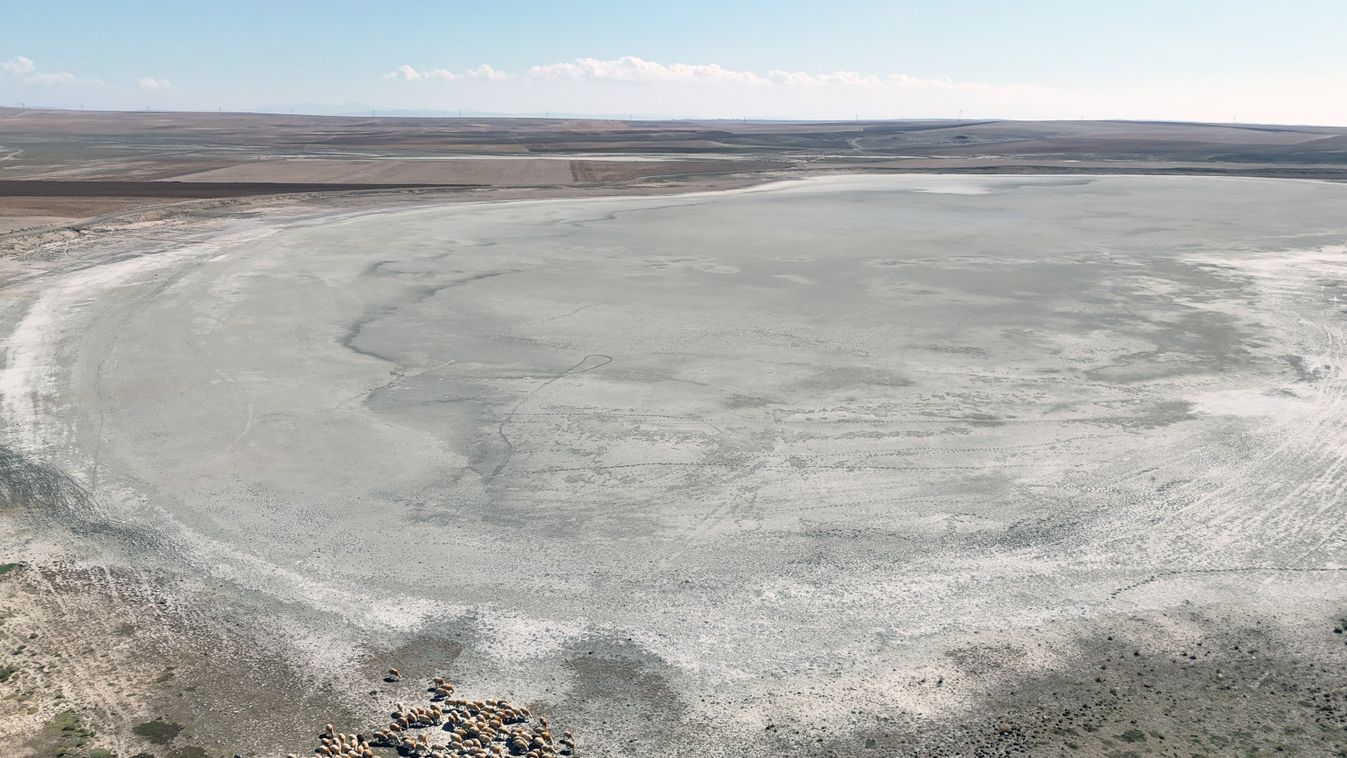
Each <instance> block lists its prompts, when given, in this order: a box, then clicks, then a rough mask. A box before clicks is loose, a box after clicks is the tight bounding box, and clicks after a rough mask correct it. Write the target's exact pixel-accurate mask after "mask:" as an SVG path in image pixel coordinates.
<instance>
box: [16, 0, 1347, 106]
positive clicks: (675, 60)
mask: <svg viewBox="0 0 1347 758" xmlns="http://www.w3.org/2000/svg"><path fill="white" fill-rule="evenodd" d="M1344 30H1347V0H1280V1H1279V2H1257V1H1254V0H1221V1H1214V0H1166V1H1164V2H1158V1H1154V0H1130V1H1129V2H1125V3H1124V2H1111V1H1110V2H1102V1H1100V0H1074V1H1072V2H1063V1H1059V0H1036V1H1034V2H1029V1H1027V0H1026V1H1024V2H996V1H992V0H985V1H982V2H960V1H959V0H943V1H942V2H935V1H933V0H927V1H925V2H907V1H904V0H888V1H887V2H878V1H873V0H848V1H847V2H828V1H825V0H812V1H802V0H773V1H772V2H733V1H732V0H720V1H718V2H712V1H709V0H679V1H677V2H661V3H649V2H639V1H636V0H626V1H625V2H611V1H609V0H567V2H555V1H553V2H510V1H508V0H497V1H496V2H481V0H477V1H476V2H458V1H457V0H439V1H438V2H410V1H408V2H396V1H395V0H387V1H386V2H380V3H375V2H369V1H366V2H347V1H345V0H324V2H310V1H309V0H269V1H267V2H255V1H254V0H231V2H229V3H195V2H181V0H176V1H175V2H136V1H135V0H120V1H119V2H115V3H112V2H109V3H89V2H65V1H63V0H44V1H43V2H22V1H21V0H0V105H12V106H18V105H21V104H22V105H25V106H28V107H34V106H37V107H61V108H88V109H118V110H141V109H146V108H149V109H154V110H217V109H224V110H271V111H282V112H283V111H285V110H289V109H292V108H293V109H294V110H295V111H296V112H310V113H346V112H352V113H354V112H370V111H371V110H372V111H375V112H383V113H394V112H400V111H401V112H407V111H416V112H446V113H454V112H457V111H459V110H463V111H464V112H468V113H498V114H521V115H523V114H545V113H551V114H584V115H596V116H619V117H624V118H625V117H628V116H631V117H635V118H762V119H855V118H859V119H880V118H959V117H963V118H969V119H973V118H978V119H980V118H1018V119H1077V118H1087V119H1102V118H1123V119H1138V120H1152V119H1162V120H1182V121H1217V122H1228V121H1240V122H1245V123H1254V122H1258V123H1296V124H1333V125H1347V41H1344V37H1343V31H1344Z"/></svg>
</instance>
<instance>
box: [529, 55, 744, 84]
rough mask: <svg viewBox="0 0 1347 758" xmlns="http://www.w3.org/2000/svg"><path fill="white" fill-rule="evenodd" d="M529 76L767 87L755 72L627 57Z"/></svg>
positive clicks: (557, 66)
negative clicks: (763, 85) (757, 85)
mask: <svg viewBox="0 0 1347 758" xmlns="http://www.w3.org/2000/svg"><path fill="white" fill-rule="evenodd" d="M528 75H529V76H530V77H532V78H535V79H569V80H573V81H579V80H586V79H598V80H604V81H615V82H634V83H641V82H727V83H733V84H768V83H769V82H768V80H767V79H765V78H763V77H762V76H759V75H758V74H755V73H753V72H752V71H735V70H733V69H728V68H725V67H723V66H721V65H720V64H718V63H670V64H664V63H656V62H655V61H648V60H645V59H642V58H637V57H635V56H631V55H627V56H623V57H621V58H615V59H613V60H606V61H603V60H598V59H596V58H577V59H576V60H575V61H574V62H572V63H552V64H549V65H546V66H534V67H532V68H530V69H529V70H528Z"/></svg>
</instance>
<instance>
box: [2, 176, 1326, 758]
mask: <svg viewBox="0 0 1347 758" xmlns="http://www.w3.org/2000/svg"><path fill="white" fill-rule="evenodd" d="M1345 243H1347V186H1342V185H1335V184H1329V183H1318V182H1307V181H1291V180H1262V179H1233V178H1179V177H1143V176H1133V177H1107V176H1099V177H1079V176H1073V177H1050V176H1039V177H1015V176H997V177H975V176H934V175H933V176H920V175H907V176H835V177H822V178H814V179H808V180H803V181H793V182H787V183H781V184H773V185H767V186H762V187H756V188H752V189H746V190H735V191H729V192H720V193H699V194H691V195H680V196H673V197H614V198H586V199H576V200H527V201H511V202H500V203H475V204H459V205H442V206H432V207H425V208H417V209H414V210H399V211H394V212H388V213H378V214H362V215H357V216H349V217H333V218H318V219H310V220H308V221H305V222H303V223H291V224H285V225H267V224H265V223H262V222H258V223H256V224H254V225H251V226H249V225H246V224H245V225H242V226H240V227H239V228H238V229H236V230H235V231H234V233H233V235H232V236H221V237H219V238H217V239H214V240H212V241H209V242H197V243H194V244H184V245H182V246H180V247H176V248H170V249H167V250H163V251H159V252H155V253H154V254H147V255H128V256H117V257H115V258H113V259H109V260H98V261H95V262H93V263H91V264H90V265H84V266H80V267H72V268H69V269H66V270H62V271H59V272H55V273H53V274H51V275H48V276H43V277H37V278H34V279H32V280H30V281H26V282H24V283H21V284H17V285H12V286H11V287H10V288H9V289H8V290H7V295H8V297H7V298H6V299H5V300H4V301H3V303H0V306H2V309H0V325H2V326H3V331H4V334H5V364H4V369H3V373H0V410H2V411H3V416H4V421H5V442H6V445H7V448H8V450H9V454H10V455H11V456H14V457H15V458H16V459H21V460H22V461H24V462H25V464H24V465H31V466H41V467H43V469H44V470H47V471H53V472H59V474H60V475H61V476H63V477H66V478H67V482H68V486H69V487H70V488H71V489H70V491H71V492H77V493H79V494H78V496H77V497H72V498H69V499H68V500H70V502H65V503H64V504H63V505H62V507H65V508H67V510H68V511H69V513H68V514H67V517H66V521H67V523H78V522H81V521H83V522H86V523H88V524H98V525H101V526H100V527H99V528H96V529H94V528H90V529H83V530H80V529H78V528H76V529H74V531H75V532H76V533H77V534H78V539H79V541H80V544H81V545H83V546H84V547H82V548H81V549H82V550H83V553H82V554H81V560H83V561H86V562H91V563H95V564H96V563H100V562H106V563H108V564H110V565H115V566H130V567H136V568H138V569H143V570H148V569H154V570H163V571H176V572H182V573H185V574H188V575H194V576H198V577H202V578H203V581H204V582H205V583H206V584H207V585H208V586H209V591H210V592H211V593H216V594H218V596H219V597H221V598H227V602H229V603H232V604H237V605H238V606H239V607H241V608H245V609H246V610H245V611H244V613H245V615H246V616H247V621H248V623H249V624H252V625H255V626H256V627H257V628H258V629H259V630H264V631H265V632H266V634H267V635H269V636H268V639H272V640H281V642H280V643H278V644H280V645H282V647H284V648H285V649H284V651H283V653H284V655H285V656H286V657H288V658H289V659H291V660H294V661H298V662H299V665H301V666H302V667H303V668H304V669H305V670H307V671H310V672H314V673H313V676H315V677H319V678H323V677H326V678H328V679H329V680H332V681H338V682H342V681H345V680H344V679H343V677H345V676H347V674H346V672H348V671H349V670H350V667H351V666H352V665H353V662H354V661H363V660H365V659H366V658H367V657H369V656H371V655H374V656H375V657H377V654H378V653H379V651H398V652H396V655H399V656H402V657H403V658H406V657H407V656H409V655H410V656H411V657H412V658H413V659H416V660H415V661H414V665H424V666H425V667H426V668H427V669H428V670H427V671H426V674H427V675H429V674H430V673H432V672H431V671H429V669H430V668H431V667H434V668H435V671H434V672H433V673H444V672H445V671H448V672H449V673H450V674H451V676H453V677H456V678H457V679H458V680H460V682H462V683H466V684H467V685H468V686H471V687H475V688H477V689H479V690H481V691H482V692H484V693H495V694H497V695H500V696H509V697H510V698H512V699H514V700H518V701H520V702H528V703H534V704H538V707H537V708H535V710H540V709H541V710H544V711H549V712H554V713H556V715H557V720H559V721H564V722H565V723H567V724H568V725H571V726H572V727H573V728H574V729H575V731H576V732H577V734H578V735H579V736H580V739H581V744H582V746H583V745H585V744H588V745H590V746H591V750H590V751H589V754H591V755H656V754H660V753H661V752H662V751H668V750H673V749H694V748H695V749H697V750H700V751H702V754H708V755H719V754H724V755H743V754H745V753H749V754H754V753H762V754H769V753H776V754H781V753H782V751H786V752H788V753H790V752H794V753H799V754H804V753H806V752H809V751H814V750H817V751H819V752H826V751H830V750H834V749H841V748H843V747H848V748H849V747H851V742H852V741H854V742H856V747H857V749H866V748H865V746H866V745H869V746H870V748H871V749H881V748H883V747H884V746H885V744H887V743H885V740H886V739H890V740H892V739H894V738H893V737H892V734H891V732H893V731H894V730H895V729H898V728H899V727H897V726H894V724H895V723H897V722H899V721H901V722H902V723H903V724H908V723H919V722H922V721H926V722H941V723H943V722H944V720H949V719H955V720H957V719H959V718H968V717H969V716H968V714H970V713H976V711H977V709H978V708H979V704H985V703H986V702H989V699H990V700H995V701H997V702H1003V701H1004V698H1005V692H1006V691H1007V688H1008V687H1023V686H1024V685H1023V682H1024V681H1025V680H1026V679H1028V678H1033V677H1040V676H1046V675H1048V674H1053V672H1061V671H1063V670H1068V669H1070V668H1071V667H1073V666H1077V665H1080V660H1081V656H1082V655H1086V656H1087V657H1088V655H1095V654H1098V651H1097V650H1096V648H1097V647H1098V646H1099V645H1104V638H1105V637H1106V636H1107V640H1108V641H1109V642H1113V641H1114V639H1113V638H1114V636H1115V635H1116V636H1121V635H1122V633H1121V632H1117V631H1116V630H1118V629H1124V628H1125V629H1127V630H1129V631H1128V632H1127V634H1128V635H1129V643H1128V647H1127V648H1126V650H1125V651H1124V654H1131V653H1133V652H1134V648H1135V652H1136V655H1135V656H1133V657H1140V656H1141V655H1142V653H1143V652H1144V653H1145V655H1147V656H1159V657H1166V656H1169V657H1170V658H1177V651H1179V650H1183V651H1184V657H1185V659H1186V656H1187V654H1188V652H1189V651H1190V650H1195V649H1196V648H1195V647H1194V646H1195V645H1197V644H1198V643H1199V642H1201V641H1202V640H1204V639H1211V637H1210V635H1212V634H1215V633H1216V632H1215V631H1213V629H1220V628H1229V627H1230V625H1231V624H1234V623H1238V624H1247V625H1249V626H1250V628H1253V629H1256V630H1257V632H1256V633H1257V634H1259V635H1266V636H1267V638H1268V639H1270V640H1273V642H1270V643H1266V644H1270V645H1273V646H1275V647H1277V648H1279V649H1281V650H1282V651H1284V652H1285V653H1286V654H1287V655H1288V656H1293V657H1294V656H1298V660H1305V661H1309V664H1307V665H1310V666H1319V667H1322V666H1325V665H1327V666H1332V665H1333V662H1334V661H1336V662H1337V664H1338V665H1339V666H1341V664H1342V663H1343V660H1344V659H1343V657H1342V656H1343V649H1344V648H1343V646H1342V645H1341V639H1342V638H1341V637H1338V638H1337V640H1336V646H1334V645H1332V644H1330V643H1334V642H1335V640H1334V639H1333V635H1332V633H1331V629H1332V627H1333V625H1334V620H1335V619H1338V618H1340V617H1341V616H1342V615H1343V613H1344V612H1347V573H1344V571H1343V568H1344V566H1347V520H1344V515H1347V513H1344V511H1347V502H1345V501H1344V487H1347V467H1345V466H1344V460H1347V429H1344V427H1345V426H1347V402H1344V400H1345V399H1347V398H1345V397H1344V389H1345V388H1347V383H1345V382H1347V380H1345V379H1344V376H1343V373H1342V371H1343V351H1344V349H1347V342H1345V341H1344V340H1347V331H1345V330H1344V323H1345V322H1344V319H1345V318H1347V315H1344V314H1345V313H1347V247H1344V244H1345ZM12 470H13V468H12V467H11V471H12ZM12 489H13V486H12V485H11V490H12ZM44 491H45V490H44ZM71 502H74V503H75V504H74V505H71ZM53 507H55V506H53ZM109 524H111V525H115V526H116V528H115V529H113V528H105V527H106V526H107V525H109ZM128 535H133V536H128ZM71 539H74V538H71ZM35 544H36V543H34V545H35ZM34 545H29V546H28V548H27V549H29V550H37V547H35V546H34ZM89 545H94V546H97V547H98V548H99V549H96V550H92V551H91V550H89V549H88V546H89ZM15 549H19V548H18V547H16V548H15ZM43 549H45V550H50V551H53V552H59V550H58V549H57V548H53V547H49V546H48V547H44V548H43ZM195 600H196V601H197V602H211V600H210V598H209V597H206V596H204V595H203V596H199V597H197V598H195ZM1232 619H1234V620H1238V621H1237V622H1236V621H1232ZM1320 633H1324V634H1325V635H1326V639H1327V642H1326V643H1325V647H1324V648H1323V649H1322V650H1320V649H1319V648H1318V647H1316V645H1318V644H1319V642H1318V640H1319V637H1317V636H1316V635H1319V634H1320ZM427 640H429V641H439V643H440V645H439V646H438V647H437V646H435V645H433V644H432V645H431V646H430V647H424V643H425V641H427ZM1232 644H1237V643H1232ZM418 645H423V646H422V647H417V646H418ZM1209 649H1210V648H1209ZM408 650H435V651H439V652H436V653H424V654H422V653H417V654H411V653H408V652H407V651H408ZM371 651H374V652H373V653H371ZM444 651H452V652H451V653H446V652H444ZM1091 651H1093V652H1091ZM417 655H420V656H421V657H420V658H419V659H417ZM437 656H438V657H437ZM1334 656H1337V657H1336V658H1334ZM1166 660H1169V658H1166ZM1193 660H1197V658H1196V657H1194V659H1193ZM1171 662H1172V661H1171ZM1090 668H1097V663H1095V662H1093V659H1091V663H1090ZM1234 668H1237V666H1236V665H1235V664H1233V663H1232V664H1229V665H1227V670H1233V669H1234ZM1045 672H1046V673H1045ZM1053 675H1056V674H1053ZM1213 676H1214V674H1213ZM1088 678H1092V677H1088ZM1088 678H1086V679H1084V681H1088ZM352 682H354V679H352ZM1017 683H1018V684H1017ZM356 686H357V685H355V684H354V683H352V684H351V687H353V688H354V687H356ZM1066 689H1067V688H1066V687H1065V686H1063V690H1064V691H1065V690H1066ZM1115 695H1116V693H1115ZM997 698H1001V700H996V699H997ZM904 719H909V720H915V721H910V722H909V721H903V720H904ZM902 728H904V729H906V728H907V727H906V726H904V727H902ZM913 728H914V729H915V727H913ZM918 731H919V730H918ZM1000 733H1008V732H1006V731H1005V730H1000ZM904 739H907V738H904ZM912 739H914V740H918V741H919V740H920V739H922V738H921V737H913V738H912ZM1143 739H1144V737H1143ZM1124 742H1129V741H1128V740H1124ZM900 743H901V746H902V747H904V748H905V749H906V748H909V747H911V746H910V745H908V743H906V742H902V741H901V740H899V741H897V742H894V743H893V744H894V745H896V746H897V745H900ZM913 744H917V743H913ZM942 744H944V743H942ZM302 747H305V746H303V745H295V746H293V749H295V750H298V749H299V748H302ZM919 748H920V746H919V745H918V747H917V748H911V749H919ZM950 749H952V750H953V749H956V748H950Z"/></svg>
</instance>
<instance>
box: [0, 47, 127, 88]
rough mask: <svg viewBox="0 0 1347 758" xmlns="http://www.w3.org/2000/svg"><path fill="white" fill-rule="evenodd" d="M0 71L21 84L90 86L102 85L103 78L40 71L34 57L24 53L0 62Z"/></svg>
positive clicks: (64, 72)
mask: <svg viewBox="0 0 1347 758" xmlns="http://www.w3.org/2000/svg"><path fill="white" fill-rule="evenodd" d="M0 72H4V73H5V74H8V75H10V76H12V77H14V79H15V81H18V82H19V83H21V84H37V85H46V84H56V85H64V84H80V85H88V86H102V84H103V80H102V79H81V78H79V77H77V76H75V75H74V74H72V73H70V72H69V71H40V70H38V67H37V64H36V63H34V62H33V59H32V58H25V57H24V56H22V55H19V56H15V57H14V58H11V59H10V60H7V61H4V62H0Z"/></svg>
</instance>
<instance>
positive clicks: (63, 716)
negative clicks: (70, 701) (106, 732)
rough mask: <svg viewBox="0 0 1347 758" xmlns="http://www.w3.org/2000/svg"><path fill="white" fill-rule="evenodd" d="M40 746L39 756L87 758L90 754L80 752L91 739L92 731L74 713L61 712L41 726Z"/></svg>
mask: <svg viewBox="0 0 1347 758" xmlns="http://www.w3.org/2000/svg"><path fill="white" fill-rule="evenodd" d="M41 737H42V742H43V744H42V746H41V747H40V748H39V750H38V754H39V755H50V756H52V758H76V756H78V757H79V758H87V757H89V756H90V755H91V754H90V753H89V752H86V751H83V750H81V748H83V747H85V746H86V745H88V743H89V740H91V739H93V737H94V731H93V730H92V729H90V728H88V727H87V726H85V725H84V722H83V720H82V719H81V718H80V715H79V713H77V712H76V711H62V712H60V713H58V714H56V715H55V716H53V717H52V718H51V720H50V721H48V722H47V723H45V724H43V725H42V735H41Z"/></svg>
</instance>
